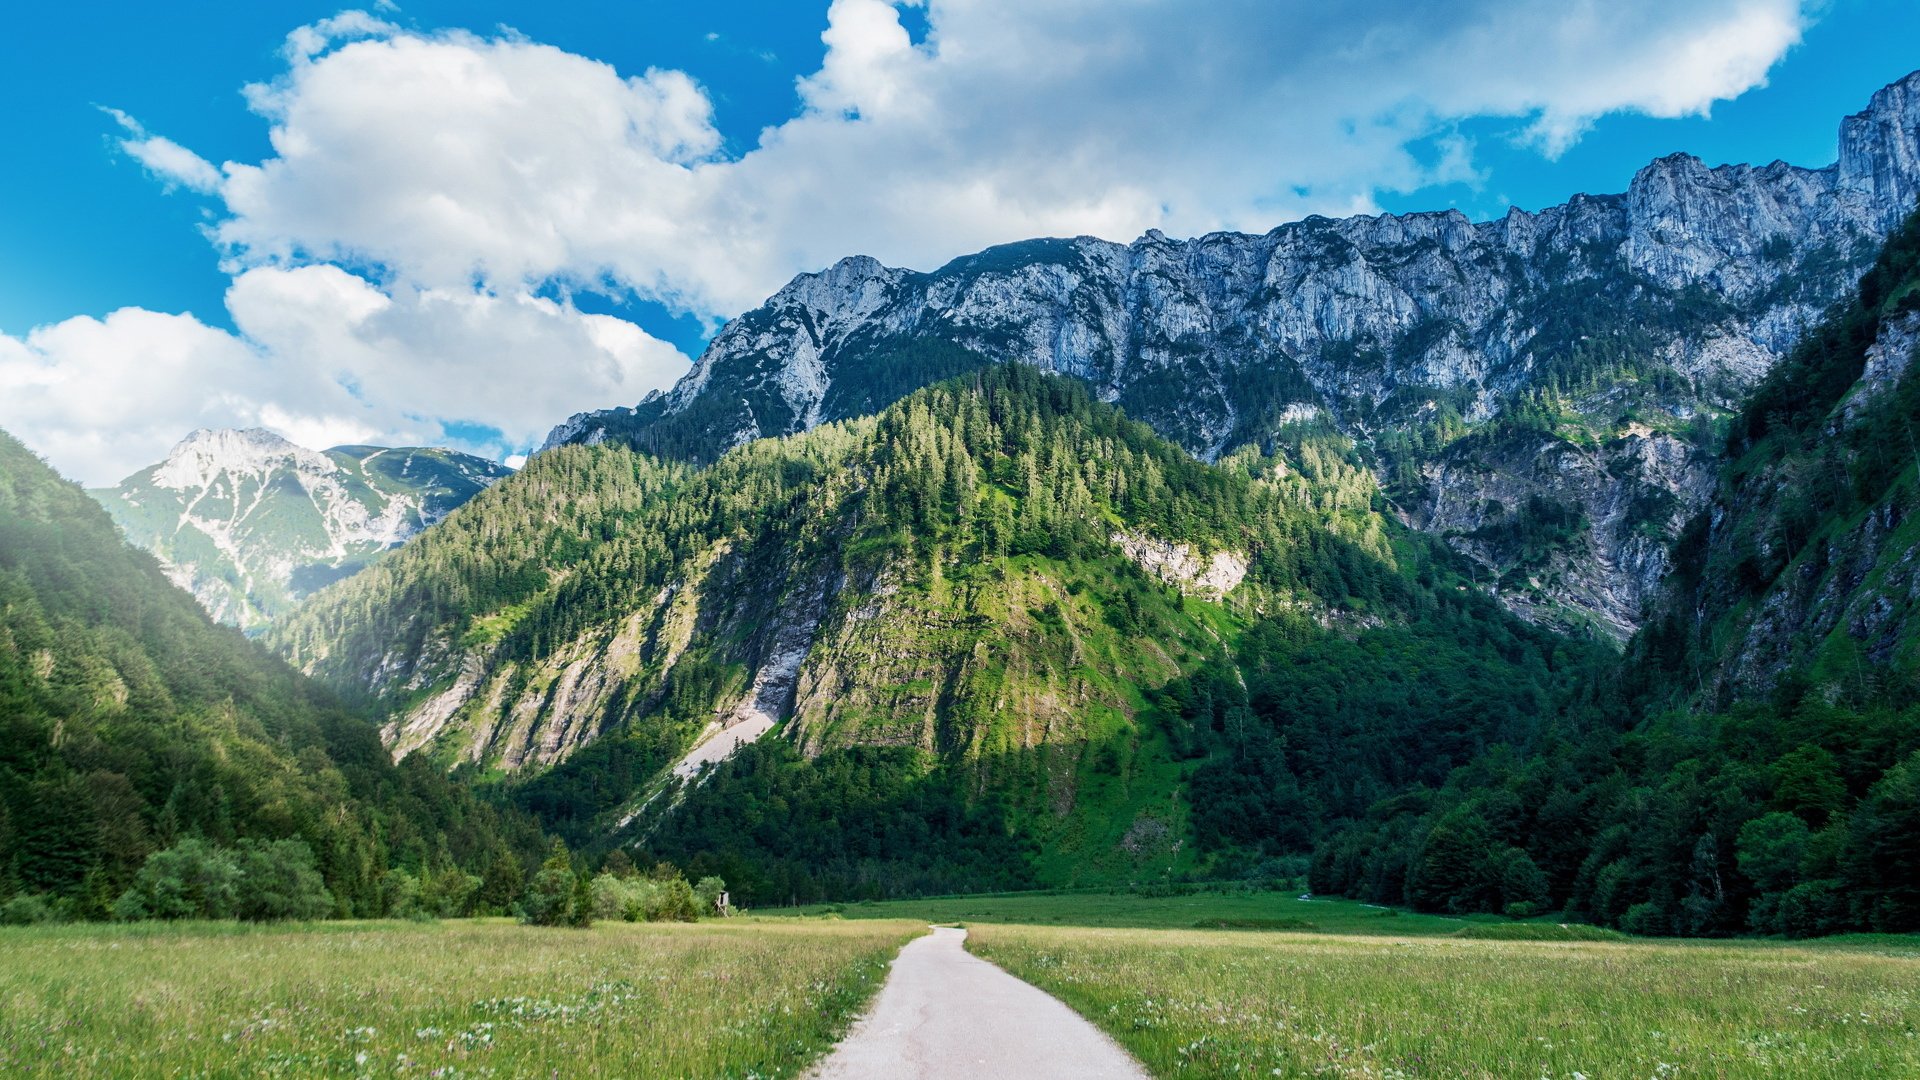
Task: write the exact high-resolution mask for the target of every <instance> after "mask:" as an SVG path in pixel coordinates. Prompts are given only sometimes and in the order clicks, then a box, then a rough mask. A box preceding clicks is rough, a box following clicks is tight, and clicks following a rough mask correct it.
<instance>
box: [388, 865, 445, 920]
mask: <svg viewBox="0 0 1920 1080" xmlns="http://www.w3.org/2000/svg"><path fill="white" fill-rule="evenodd" d="M380 913H381V914H382V915H385V916H386V917H387V918H389V919H414V920H417V921H424V920H426V919H430V918H432V917H433V913H432V912H430V911H428V910H427V906H426V904H425V903H424V902H423V900H422V897H421V893H420V879H419V878H417V877H414V876H413V875H412V874H409V873H407V872H406V871H405V870H389V871H387V872H386V873H384V874H382V875H380Z"/></svg>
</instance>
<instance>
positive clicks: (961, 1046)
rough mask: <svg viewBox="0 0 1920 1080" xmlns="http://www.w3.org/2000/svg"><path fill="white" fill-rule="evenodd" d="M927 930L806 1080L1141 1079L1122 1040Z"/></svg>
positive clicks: (951, 937) (956, 933) (960, 940)
mask: <svg viewBox="0 0 1920 1080" xmlns="http://www.w3.org/2000/svg"><path fill="white" fill-rule="evenodd" d="M966 939H967V932H966V931H965V930H959V929H955V928H952V927H942V926H937V927H934V929H933V933H931V934H929V935H927V936H926V937H922V938H916V939H914V940H913V941H911V942H909V943H908V944H907V946H906V947H905V948H903V949H901V950H900V955H899V956H898V957H896V958H895V959H894V961H893V970H892V971H891V972H890V973H889V974H888V975H887V982H886V985H885V986H883V987H881V989H880V996H879V997H878V998H876V999H875V1000H874V1004H873V1007H872V1008H871V1009H869V1010H868V1011H867V1014H866V1015H865V1016H863V1017H861V1018H860V1020H859V1022H858V1023H856V1024H854V1026H853V1030H852V1031H850V1032H848V1033H847V1037H846V1038H845V1039H843V1040H841V1042H840V1045H839V1046H837V1047H835V1048H834V1050H833V1053H832V1054H830V1055H828V1056H827V1058H826V1060H825V1061H822V1062H821V1063H820V1064H819V1065H817V1066H815V1067H814V1068H813V1069H812V1070H811V1071H810V1072H808V1073H807V1080H950V1078H951V1080H959V1078H965V1080H985V1078H987V1077H1023V1076H1032V1077H1048V1078H1049V1080H1147V1071H1146V1070H1145V1069H1143V1068H1141V1067H1140V1063H1139V1062H1137V1061H1135V1060H1134V1059H1133V1058H1132V1056H1130V1055H1129V1054H1128V1053H1127V1052H1126V1051H1125V1050H1123V1049H1121V1048H1120V1044H1118V1043H1116V1042H1114V1041H1113V1040H1112V1039H1111V1038H1109V1037H1108V1036H1107V1035H1106V1034H1105V1033H1104V1032H1102V1031H1101V1030H1100V1029H1098V1028H1096V1027H1094V1026H1093V1025H1092V1024H1090V1023H1088V1022H1087V1021H1086V1020H1084V1019H1082V1018H1081V1017H1080V1014H1078V1013H1076V1012H1074V1011H1073V1010H1072V1009H1069V1008H1067V1007H1066V1006H1065V1005H1062V1004H1061V1003H1060V1002H1059V1001H1058V1000H1057V999H1055V998H1053V997H1051V996H1049V995H1048V994H1046V993H1045V992H1043V991H1041V990H1040V989H1038V988H1036V987H1034V986H1033V985H1032V984H1030V983H1026V982H1022V981H1021V980H1019V979H1016V978H1014V977H1013V976H1011V975H1009V974H1007V973H1006V972H1004V971H1002V970H1000V969H999V968H997V967H995V966H994V965H992V964H989V963H987V962H986V961H985V960H982V959H980V958H979V957H977V956H974V955H973V954H971V953H969V952H967V950H966V947H965V945H964V942H965V941H966Z"/></svg>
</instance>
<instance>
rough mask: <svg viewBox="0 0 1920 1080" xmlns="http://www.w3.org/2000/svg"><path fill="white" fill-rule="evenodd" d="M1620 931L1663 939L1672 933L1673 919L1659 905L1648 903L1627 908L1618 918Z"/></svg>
mask: <svg viewBox="0 0 1920 1080" xmlns="http://www.w3.org/2000/svg"><path fill="white" fill-rule="evenodd" d="M1620 929H1622V930H1625V931H1626V932H1627V933H1629V934H1640V935H1642V936H1644V937H1664V936H1666V935H1668V934H1671V933H1673V919H1672V918H1671V917H1670V916H1669V915H1668V914H1667V913H1666V912H1665V911H1663V910H1661V907H1660V905H1659V904H1655V903H1653V902H1651V901H1648V902H1646V903H1641V904H1635V905H1633V906H1632V907H1630V908H1628V909H1627V913H1626V914H1624V915H1622V916H1620Z"/></svg>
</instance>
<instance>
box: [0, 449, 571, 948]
mask: <svg viewBox="0 0 1920 1080" xmlns="http://www.w3.org/2000/svg"><path fill="white" fill-rule="evenodd" d="M280 840H297V841H300V842H301V843H303V844H304V845H305V846H306V849H307V851H309V852H310V853H311V857H312V859H313V860H314V864H315V865H316V866H317V869H318V871H319V873H320V876H321V879H322V881H323V882H324V886H325V889H326V900H327V902H328V904H329V905H330V906H331V909H332V910H333V911H336V912H338V913H340V914H348V913H353V914H381V913H384V912H386V911H387V910H389V909H390V907H391V901H392V899H393V891H394V889H395V888H396V887H398V885H399V883H400V882H401V880H402V877H401V874H404V878H405V880H406V881H407V882H410V883H411V884H410V885H409V886H408V887H409V888H415V887H417V886H418V884H419V882H420V880H421V879H422V878H423V877H428V878H431V877H432V876H434V875H439V876H440V877H441V878H442V879H444V880H447V881H453V880H455V879H456V878H458V880H459V882H461V885H460V888H461V889H463V890H464V892H463V897H464V899H463V901H462V903H463V904H467V905H470V904H471V903H473V902H489V903H492V904H494V905H495V906H504V905H505V904H506V903H507V902H508V901H510V900H511V899H512V898H513V896H514V895H516V892H517V888H518V882H519V877H520V873H521V864H522V862H523V860H524V859H525V858H528V857H531V856H533V855H535V854H537V852H538V851H539V848H540V837H539V833H538V832H537V830H536V829H535V828H534V827H533V826H532V825H531V823H529V822H527V821H526V820H525V819H523V818H522V817H520V816H519V815H517V814H513V813H504V814H503V813H502V812H500V811H498V810H496V809H495V808H493V807H491V806H489V805H487V804H484V803H482V802H480V801H478V800H476V799H475V798H474V797H473V796H472V794H471V792H469V791H468V790H467V789H465V788H464V787H463V786H462V785H459V784H457V783H455V782H453V781H451V780H450V779H448V778H447V776H446V775H445V774H444V772H442V771H441V770H438V769H434V768H431V767H429V766H428V765H427V764H426V763H424V762H410V763H403V764H402V765H400V766H395V765H394V764H393V763H392V761H391V759H390V758H389V757H388V755H387V753H386V751H385V749H384V748H383V747H382V746H381V745H380V741H379V738H378V735H377V733H376V731H375V730H374V728H373V727H372V726H371V725H369V724H368V723H367V722H366V720H365V719H364V718H363V717H362V716H361V715H358V714H356V713H354V712H351V711H349V710H348V709H346V708H343V707H342V706H341V705H340V704H339V703H338V702H337V701H336V700H335V699H334V697H333V695H332V694H330V693H327V692H325V691H322V690H321V689H319V688H318V687H316V686H314V685H312V684H311V683H309V682H308V681H307V680H306V679H303V678H302V677H301V676H300V675H298V674H297V673H296V672H294V671H293V670H292V669H291V668H289V667H287V666H286V665H285V664H284V663H283V662H281V661H280V660H278V659H276V658H274V657H272V656H270V655H268V654H267V653H266V652H265V651H263V650H262V649H260V648H259V647H258V646H256V645H254V644H252V643H251V642H249V641H247V640H246V639H245V638H243V637H242V636H241V635H240V633H239V632H238V631H237V630H230V629H226V628H222V627H218V626H215V625H214V624H213V623H212V622H211V621H209V619H208V617H207V615H206V614H205V612H203V611H201V610H200V608H199V607H198V606H197V605H196V604H195V602H194V600H193V598H192V597H190V596H188V595H187V594H186V593H184V592H182V591H181V590H179V589H178V588H175V587H174V586H173V585H172V584H170V583H169V582H168V581H167V579H166V577H165V576H164V575H163V574H162V573H161V570H160V567H159V565H158V564H157V563H156V562H155V560H154V559H153V558H152V557H151V556H149V555H147V554H146V553H145V552H141V551H138V550H136V549H134V548H132V547H129V546H128V545H127V544H126V543H125V542H124V541H123V540H122V539H121V538H120V534H119V532H118V530H117V529H116V528H115V527H114V524H113V522H112V521H111V520H110V519H109V518H108V516H107V513H106V511H104V510H103V509H101V508H100V506H99V505H98V504H96V503H95V502H94V501H93V500H92V499H91V498H89V497H88V496H87V494H86V493H85V492H84V491H82V490H81V489H80V488H79V487H77V486H75V485H74V484H71V483H69V482H67V481H65V480H62V479H61V478H60V477H59V476H57V475H56V474H55V473H54V472H53V471H52V470H51V469H49V468H48V467H47V466H46V465H45V464H44V463H43V462H41V461H40V460H39V459H38V458H36V457H35V456H34V455H33V454H32V453H31V452H30V451H28V450H27V449H26V448H25V447H23V446H22V445H21V444H20V443H19V442H17V441H15V440H14V439H13V438H12V437H11V436H7V435H5V434H4V433H0V896H8V895H14V894H20V895H23V896H32V897H36V898H38V901H39V902H45V903H46V904H48V905H50V906H51V907H52V908H54V909H55V910H59V911H64V912H65V913H66V914H68V915H72V916H79V917H103V916H104V915H106V914H107V912H108V910H109V909H110V908H111V906H112V905H113V904H114V902H115V901H116V900H117V899H118V898H119V897H120V896H121V894H122V893H123V892H124V891H125V890H126V889H127V888H128V886H129V885H131V884H133V882H134V879H135V877H136V875H137V874H138V873H139V871H140V870H141V867H142V866H143V865H144V864H145V863H146V862H147V860H148V857H149V856H150V855H153V854H154V853H155V852H159V851H162V850H164V849H168V848H172V847H174V846H175V845H176V844H180V843H183V842H186V843H189V848H188V850H189V851H204V850H206V849H205V848H204V847H202V848H193V847H191V842H204V844H207V845H214V846H216V847H231V846H234V845H236V844H240V845H246V844H248V843H249V842H252V841H262V842H264V841H280ZM288 850H297V849H286V848H272V847H247V848H246V849H245V851H246V854H247V855H248V856H249V857H251V856H253V855H261V853H266V855H261V857H267V855H275V856H277V855H278V854H282V853H285V852H286V851H288ZM303 858H304V856H303ZM396 871H397V872H401V873H400V874H396V873H395V872H396ZM196 887H198V886H196ZM487 889H490V890H491V892H490V893H485V894H484V895H477V894H476V891H477V890H478V891H480V892H483V893H484V892H485V890H487Z"/></svg>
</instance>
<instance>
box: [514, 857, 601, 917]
mask: <svg viewBox="0 0 1920 1080" xmlns="http://www.w3.org/2000/svg"><path fill="white" fill-rule="evenodd" d="M520 907H521V911H522V915H521V920H522V921H523V922H526V923H528V924H529V925H532V926H587V925H589V924H590V923H591V922H592V921H593V890H592V887H591V886H590V885H589V884H588V883H587V881H586V880H585V879H584V878H582V877H581V876H580V875H579V874H576V873H574V870H573V856H571V855H569V854H568V853H567V845H566V844H565V843H564V842H562V841H559V840H555V841H554V842H553V850H552V851H551V852H549V853H548V854H547V861H546V862H544V863H541V864H540V870H539V872H538V873H536V874H534V875H533V881H532V883H531V884H529V885H528V886H527V895H526V896H525V897H523V898H522V899H521V901H520Z"/></svg>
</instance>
